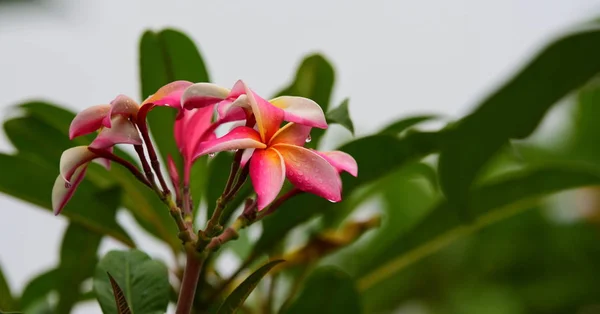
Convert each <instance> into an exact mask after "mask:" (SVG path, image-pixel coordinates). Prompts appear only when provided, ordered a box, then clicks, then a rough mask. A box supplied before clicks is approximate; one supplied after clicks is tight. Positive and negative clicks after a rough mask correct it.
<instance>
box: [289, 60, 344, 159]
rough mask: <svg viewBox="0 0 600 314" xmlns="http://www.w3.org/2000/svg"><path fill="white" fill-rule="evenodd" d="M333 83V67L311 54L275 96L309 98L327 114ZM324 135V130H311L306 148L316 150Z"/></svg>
mask: <svg viewBox="0 0 600 314" xmlns="http://www.w3.org/2000/svg"><path fill="white" fill-rule="evenodd" d="M334 82H335V72H334V70H333V66H331V64H330V63H329V61H327V59H325V57H323V56H321V55H319V54H313V55H309V56H307V57H306V58H304V60H302V63H301V64H300V66H299V67H298V69H297V70H296V76H295V78H294V81H293V82H292V83H291V84H290V85H289V86H287V87H285V88H283V89H282V90H281V91H280V92H279V93H277V96H282V95H289V96H301V97H306V98H310V99H312V100H314V101H315V102H317V104H319V105H320V106H321V108H322V109H323V112H327V111H328V109H329V103H330V100H331V93H332V91H333V85H334ZM324 133H325V130H321V129H313V130H312V132H311V137H312V141H311V142H310V143H308V144H307V146H308V147H311V148H316V147H317V146H318V145H319V142H320V140H321V137H322V136H323V134H324Z"/></svg>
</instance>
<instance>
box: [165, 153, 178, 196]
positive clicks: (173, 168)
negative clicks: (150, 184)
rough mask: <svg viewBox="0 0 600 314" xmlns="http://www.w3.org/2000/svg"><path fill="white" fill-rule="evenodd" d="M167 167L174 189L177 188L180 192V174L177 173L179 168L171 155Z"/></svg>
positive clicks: (168, 157) (168, 156)
mask: <svg viewBox="0 0 600 314" xmlns="http://www.w3.org/2000/svg"><path fill="white" fill-rule="evenodd" d="M167 167H168V168H167V169H168V170H169V177H171V183H173V187H175V189H176V190H179V172H178V171H177V166H176V165H175V161H173V157H171V155H167Z"/></svg>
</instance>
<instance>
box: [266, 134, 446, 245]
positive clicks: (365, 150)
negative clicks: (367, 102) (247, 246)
mask: <svg viewBox="0 0 600 314" xmlns="http://www.w3.org/2000/svg"><path fill="white" fill-rule="evenodd" d="M440 141H442V134H441V133H417V132H415V133H411V134H410V135H407V136H406V137H403V138H397V137H396V136H390V135H375V136H368V137H364V138H360V139H357V140H355V141H353V142H350V143H348V144H346V145H344V146H342V147H341V148H339V150H341V151H344V152H347V153H348V154H350V155H352V156H353V157H354V158H355V159H356V162H357V163H358V169H359V174H358V178H354V177H352V176H350V175H348V174H346V173H343V174H342V182H343V187H344V189H343V191H344V197H347V196H348V195H351V194H352V192H353V191H354V190H355V189H357V188H358V187H360V186H362V185H365V184H368V183H370V182H373V181H375V180H377V179H380V178H382V177H383V176H385V175H387V174H388V173H389V172H390V171H393V170H394V169H398V168H400V167H402V166H403V165H405V164H406V163H408V162H410V161H414V160H418V159H421V158H423V157H425V156H427V155H429V154H431V153H433V152H435V151H436V150H437V149H438V147H439V145H440ZM343 206H344V202H343V201H342V202H341V203H339V204H332V203H330V202H328V201H327V200H324V199H322V198H319V197H317V196H314V195H312V194H303V195H300V196H297V197H295V198H294V199H293V201H290V202H286V203H284V204H283V205H282V206H281V208H279V209H278V210H277V211H276V212H275V213H273V214H272V215H271V216H270V217H267V218H265V220H264V221H263V234H262V236H261V237H260V238H259V240H258V242H257V244H256V246H255V248H254V251H255V253H262V252H266V251H268V250H270V249H271V248H272V247H273V246H274V245H275V244H277V243H278V242H279V241H281V240H282V239H284V238H285V235H286V234H287V233H288V232H289V231H290V230H291V229H292V228H294V227H296V226H298V225H299V224H301V223H303V222H306V221H308V220H309V219H310V218H312V217H315V216H316V215H318V214H325V215H326V216H325V217H326V218H327V219H328V220H329V221H335V222H339V221H341V220H342V218H343V217H345V216H346V215H347V214H348V211H342V210H340V209H341V208H343Z"/></svg>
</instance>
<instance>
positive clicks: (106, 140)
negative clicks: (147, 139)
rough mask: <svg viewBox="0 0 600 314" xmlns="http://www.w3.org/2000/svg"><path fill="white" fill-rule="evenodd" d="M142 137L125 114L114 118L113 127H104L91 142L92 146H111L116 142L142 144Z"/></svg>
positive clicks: (100, 147) (101, 147)
mask: <svg viewBox="0 0 600 314" xmlns="http://www.w3.org/2000/svg"><path fill="white" fill-rule="evenodd" d="M142 143H143V142H142V138H141V137H140V134H139V132H138V130H137V128H136V127H135V125H134V124H133V122H131V121H129V119H127V118H126V117H125V116H116V117H114V118H112V127H111V128H104V129H102V131H100V133H99V134H98V136H97V137H96V139H95V140H94V141H93V142H92V144H90V147H92V148H98V149H103V148H109V147H111V146H113V145H115V144H132V145H142Z"/></svg>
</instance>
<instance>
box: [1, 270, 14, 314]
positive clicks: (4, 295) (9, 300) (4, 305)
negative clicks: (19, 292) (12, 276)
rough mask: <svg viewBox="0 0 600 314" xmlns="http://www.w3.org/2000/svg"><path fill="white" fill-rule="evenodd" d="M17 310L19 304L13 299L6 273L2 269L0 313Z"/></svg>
mask: <svg viewBox="0 0 600 314" xmlns="http://www.w3.org/2000/svg"><path fill="white" fill-rule="evenodd" d="M16 309H17V302H16V301H15V299H14V298H13V294H12V292H11V291H10V287H9V285H8V282H7V281H6V277H4V272H2V268H0V312H1V311H12V310H16Z"/></svg>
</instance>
